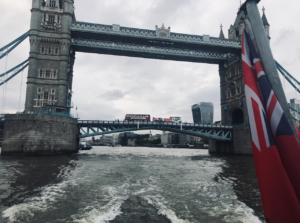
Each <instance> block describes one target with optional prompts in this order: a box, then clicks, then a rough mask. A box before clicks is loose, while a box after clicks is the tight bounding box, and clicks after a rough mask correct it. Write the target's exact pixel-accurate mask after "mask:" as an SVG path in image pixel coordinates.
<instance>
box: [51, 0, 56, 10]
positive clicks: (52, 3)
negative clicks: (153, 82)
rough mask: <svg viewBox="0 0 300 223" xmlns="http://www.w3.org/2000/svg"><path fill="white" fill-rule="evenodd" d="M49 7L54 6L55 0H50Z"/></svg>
mask: <svg viewBox="0 0 300 223" xmlns="http://www.w3.org/2000/svg"><path fill="white" fill-rule="evenodd" d="M50 7H53V8H55V7H56V1H55V0H50Z"/></svg>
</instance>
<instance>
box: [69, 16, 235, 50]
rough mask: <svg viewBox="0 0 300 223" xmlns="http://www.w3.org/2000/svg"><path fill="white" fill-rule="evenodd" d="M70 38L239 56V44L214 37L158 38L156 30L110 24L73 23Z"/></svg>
mask: <svg viewBox="0 0 300 223" xmlns="http://www.w3.org/2000/svg"><path fill="white" fill-rule="evenodd" d="M70 29H71V33H72V38H75V39H93V40H102V41H110V42H119V43H121V42H122V43H131V44H139V45H147V46H160V47H170V48H177V49H191V50H200V51H211V52H219V53H240V50H241V41H240V40H235V39H233V40H232V39H221V38H215V37H209V38H208V39H206V38H203V36H199V35H189V34H181V33H173V32H170V34H169V37H165V38H158V36H157V31H156V30H147V29H136V28H128V27H122V26H117V29H115V27H114V25H102V24H94V23H86V22H77V21H76V22H73V23H72V25H71V27H70Z"/></svg>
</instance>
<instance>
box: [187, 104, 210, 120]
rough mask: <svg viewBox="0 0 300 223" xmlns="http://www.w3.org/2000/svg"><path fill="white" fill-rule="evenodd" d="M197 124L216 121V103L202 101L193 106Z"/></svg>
mask: <svg viewBox="0 0 300 223" xmlns="http://www.w3.org/2000/svg"><path fill="white" fill-rule="evenodd" d="M192 113H193V119H194V123H195V124H212V123H213V122H214V104H213V103H211V102H200V103H199V104H194V105H193V106H192Z"/></svg>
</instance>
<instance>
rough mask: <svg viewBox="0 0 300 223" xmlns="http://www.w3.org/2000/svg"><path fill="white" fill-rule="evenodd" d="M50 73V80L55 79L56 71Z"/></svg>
mask: <svg viewBox="0 0 300 223" xmlns="http://www.w3.org/2000/svg"><path fill="white" fill-rule="evenodd" d="M52 73H53V74H52V79H56V70H54V71H53V72H52Z"/></svg>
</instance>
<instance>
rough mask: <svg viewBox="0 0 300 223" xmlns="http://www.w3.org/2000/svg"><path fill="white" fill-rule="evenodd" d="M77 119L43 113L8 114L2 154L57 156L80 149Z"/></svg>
mask: <svg viewBox="0 0 300 223" xmlns="http://www.w3.org/2000/svg"><path fill="white" fill-rule="evenodd" d="M77 131H78V129H77V119H74V118H70V117H64V116H55V115H44V114H16V115H6V116H5V125H4V136H3V143H2V151H1V152H2V153H1V155H55V154H67V153H76V152H78V145H79V142H78V138H77V133H78V132H77Z"/></svg>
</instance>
